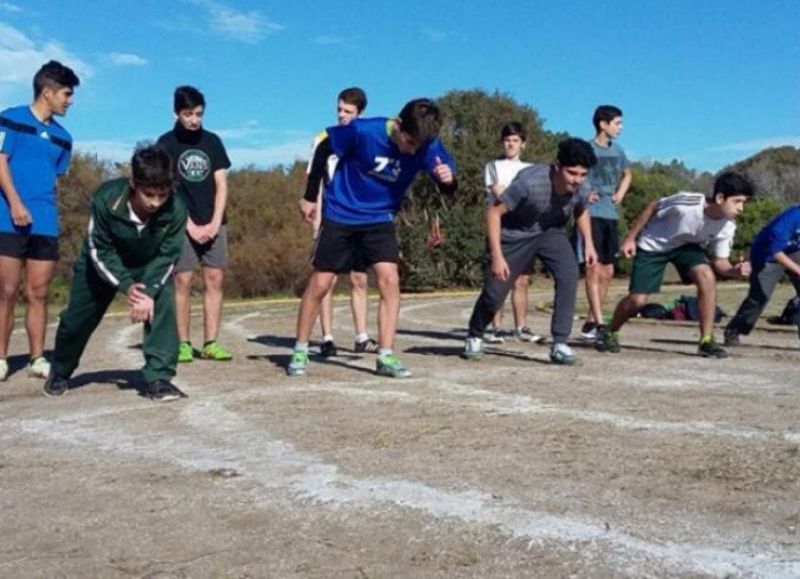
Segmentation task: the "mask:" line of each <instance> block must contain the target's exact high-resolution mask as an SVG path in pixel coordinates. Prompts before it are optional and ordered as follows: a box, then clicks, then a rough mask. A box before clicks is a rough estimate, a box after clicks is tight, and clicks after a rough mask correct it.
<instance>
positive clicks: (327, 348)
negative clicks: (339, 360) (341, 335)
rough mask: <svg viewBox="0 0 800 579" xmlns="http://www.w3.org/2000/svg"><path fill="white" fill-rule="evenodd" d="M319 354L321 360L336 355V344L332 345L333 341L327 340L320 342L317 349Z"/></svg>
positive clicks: (337, 351)
mask: <svg viewBox="0 0 800 579" xmlns="http://www.w3.org/2000/svg"><path fill="white" fill-rule="evenodd" d="M319 353H320V354H321V355H322V357H323V358H330V357H331V356H335V355H336V354H338V353H339V350H338V349H337V348H336V344H334V343H333V340H327V341H325V342H322V345H321V346H320V347H319Z"/></svg>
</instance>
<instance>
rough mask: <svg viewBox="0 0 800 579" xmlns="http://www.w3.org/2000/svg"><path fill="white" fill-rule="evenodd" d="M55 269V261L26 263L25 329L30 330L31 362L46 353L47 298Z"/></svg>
mask: <svg viewBox="0 0 800 579" xmlns="http://www.w3.org/2000/svg"><path fill="white" fill-rule="evenodd" d="M55 269H56V262H55V261H54V260H39V259H29V260H27V261H26V263H25V297H26V298H27V299H28V309H27V311H26V312H25V328H26V329H27V330H28V347H29V348H30V350H29V351H30V353H31V360H33V359H34V358H38V357H39V356H41V355H42V354H43V353H44V337H45V333H46V332H47V297H48V296H49V294H50V281H51V280H52V279H53V272H54V271H55Z"/></svg>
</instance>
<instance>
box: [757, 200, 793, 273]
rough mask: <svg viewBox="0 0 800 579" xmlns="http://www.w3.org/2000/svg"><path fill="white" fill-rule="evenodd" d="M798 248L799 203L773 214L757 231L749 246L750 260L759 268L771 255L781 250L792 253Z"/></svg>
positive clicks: (770, 259)
mask: <svg viewBox="0 0 800 579" xmlns="http://www.w3.org/2000/svg"><path fill="white" fill-rule="evenodd" d="M798 250H800V205H795V206H793V207H789V209H787V210H785V211H784V212H783V213H780V214H779V215H777V216H775V217H774V218H773V219H772V221H770V222H769V223H767V224H766V225H765V226H764V228H763V229H762V230H761V231H759V232H758V235H756V238H755V239H754V240H753V247H751V248H750V262H751V263H752V265H753V267H754V268H761V267H763V266H764V264H765V263H767V262H768V261H774V260H773V259H772V256H773V255H775V254H776V253H778V252H779V251H782V252H783V253H787V254H788V253H794V252H796V251H798Z"/></svg>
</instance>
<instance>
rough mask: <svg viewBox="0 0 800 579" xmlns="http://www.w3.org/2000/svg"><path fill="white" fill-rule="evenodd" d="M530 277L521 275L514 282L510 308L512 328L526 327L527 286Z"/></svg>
mask: <svg viewBox="0 0 800 579" xmlns="http://www.w3.org/2000/svg"><path fill="white" fill-rule="evenodd" d="M529 284H530V276H528V275H521V276H519V277H518V278H517V281H515V282H514V291H513V293H512V294H511V306H512V308H513V310H514V326H515V328H521V327H523V326H526V325H527V319H528V285H529Z"/></svg>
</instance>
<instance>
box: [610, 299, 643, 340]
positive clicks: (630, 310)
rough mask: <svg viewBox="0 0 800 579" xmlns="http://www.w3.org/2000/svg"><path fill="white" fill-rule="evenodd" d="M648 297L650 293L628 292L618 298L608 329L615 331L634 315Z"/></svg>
mask: <svg viewBox="0 0 800 579" xmlns="http://www.w3.org/2000/svg"><path fill="white" fill-rule="evenodd" d="M649 299H650V294H628V295H627V296H625V297H624V298H622V299H621V300H620V302H619V303H618V304H617V308H616V309H615V310H614V319H613V320H611V326H610V327H609V329H610V330H611V331H612V332H617V331H619V329H620V328H621V327H622V326H624V325H625V322H627V321H628V320H629V319H631V318H632V317H633V316H635V315H636V314H637V313H638V312H639V310H640V309H642V306H644V305H645V304H646V303H647V300H649Z"/></svg>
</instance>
